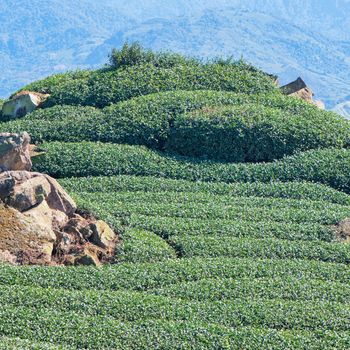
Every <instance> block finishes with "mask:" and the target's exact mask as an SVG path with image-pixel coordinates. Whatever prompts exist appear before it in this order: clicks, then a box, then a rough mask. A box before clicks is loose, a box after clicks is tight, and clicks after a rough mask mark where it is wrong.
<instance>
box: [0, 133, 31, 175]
mask: <svg viewBox="0 0 350 350" xmlns="http://www.w3.org/2000/svg"><path fill="white" fill-rule="evenodd" d="M29 144H30V136H29V135H28V133H26V132H24V133H21V134H11V133H1V134H0V171H6V170H28V171H29V170H30V169H31V168H32V161H31V159H30V146H29Z"/></svg>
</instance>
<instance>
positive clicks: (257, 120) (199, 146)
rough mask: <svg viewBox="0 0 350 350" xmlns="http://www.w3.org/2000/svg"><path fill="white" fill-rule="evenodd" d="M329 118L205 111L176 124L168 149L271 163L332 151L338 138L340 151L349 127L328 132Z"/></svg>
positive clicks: (246, 109)
mask: <svg viewBox="0 0 350 350" xmlns="http://www.w3.org/2000/svg"><path fill="white" fill-rule="evenodd" d="M320 117H321V118H320ZM327 117H329V120H327V118H326V115H322V114H321V113H319V114H317V115H315V117H314V118H312V117H308V118H305V117H304V116H303V115H297V114H291V113H288V112H286V111H283V110H281V109H277V108H271V107H263V106H259V105H257V104H242V105H239V106H225V107H205V108H203V109H201V110H197V111H195V112H192V113H187V114H184V115H182V116H179V117H177V118H176V119H175V120H174V124H173V127H172V128H171V132H170V136H169V141H168V143H167V145H166V148H167V149H169V150H171V151H175V152H177V153H179V154H181V155H185V156H194V157H199V158H209V159H216V160H220V161H229V162H259V161H272V160H274V159H279V158H282V157H283V156H285V155H290V154H293V153H295V152H297V151H304V150H308V149H315V148H318V147H320V148H325V147H329V146H334V145H335V144H336V143H337V142H338V140H339V141H340V139H342V140H343V141H340V143H339V144H338V145H339V146H342V145H343V144H344V143H343V142H344V139H346V137H349V135H350V123H348V125H346V124H345V123H341V122H339V123H338V124H336V123H333V125H332V126H333V129H332V127H330V128H326V125H327V126H328V127H329V126H330V125H331V124H332V122H333V120H331V118H330V116H328V115H327ZM321 119H324V121H325V123H326V125H324V124H323V121H321ZM334 122H335V120H334ZM343 124H344V127H343ZM341 134H343V135H341Z"/></svg>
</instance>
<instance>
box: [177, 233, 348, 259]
mask: <svg viewBox="0 0 350 350" xmlns="http://www.w3.org/2000/svg"><path fill="white" fill-rule="evenodd" d="M171 243H172V244H173V245H174V246H175V247H176V249H177V251H179V252H180V254H181V256H182V257H194V256H202V257H217V256H227V257H240V258H244V257H251V258H268V259H284V258H288V259H313V260H320V261H329V262H338V263H344V264H349V263H350V254H349V253H350V245H348V244H343V243H328V242H318V243H317V244H315V242H305V241H287V240H278V239H268V238H265V239H259V240H258V239H254V238H236V237H231V236H226V237H225V236H222V237H220V239H217V238H216V237H212V236H205V237H203V236H181V237H180V236H177V237H172V238H171Z"/></svg>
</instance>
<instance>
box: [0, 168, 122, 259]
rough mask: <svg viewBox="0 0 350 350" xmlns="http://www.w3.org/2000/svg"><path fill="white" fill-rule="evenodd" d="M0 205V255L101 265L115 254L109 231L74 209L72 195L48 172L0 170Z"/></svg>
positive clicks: (106, 227)
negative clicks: (0, 171)
mask: <svg viewBox="0 0 350 350" xmlns="http://www.w3.org/2000/svg"><path fill="white" fill-rule="evenodd" d="M0 205H1V207H0V209H1V210H2V212H1V213H0V214H1V216H0V218H2V220H1V219H0V232H1V233H0V261H1V260H2V261H4V260H5V261H7V262H16V263H24V264H74V265H77V264H89V265H91V264H93V265H100V264H101V263H103V262H107V261H110V260H111V259H112V258H113V256H114V252H115V247H116V244H117V242H118V236H117V235H116V234H115V233H114V231H113V230H112V229H111V228H110V227H109V226H108V225H107V224H106V223H105V222H104V221H101V220H97V219H95V218H94V217H93V216H91V215H87V216H86V217H83V216H82V215H80V214H78V213H77V212H76V211H77V206H76V204H75V202H74V200H73V199H72V198H71V197H70V196H69V195H68V194H67V193H66V192H65V191H64V189H63V188H62V187H61V186H60V185H59V183H58V182H57V181H56V180H54V179H53V178H51V177H50V176H48V175H45V174H40V173H35V172H28V171H6V172H2V173H0Z"/></svg>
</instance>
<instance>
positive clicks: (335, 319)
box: [0, 287, 350, 343]
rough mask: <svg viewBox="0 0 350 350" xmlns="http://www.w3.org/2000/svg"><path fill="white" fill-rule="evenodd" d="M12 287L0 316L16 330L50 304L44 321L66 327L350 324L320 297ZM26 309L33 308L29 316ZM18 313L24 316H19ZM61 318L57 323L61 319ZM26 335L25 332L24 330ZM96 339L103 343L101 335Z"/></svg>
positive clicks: (344, 310) (349, 313)
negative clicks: (90, 323) (201, 296)
mask: <svg viewBox="0 0 350 350" xmlns="http://www.w3.org/2000/svg"><path fill="white" fill-rule="evenodd" d="M10 290H11V292H10V293H3V294H2V295H1V298H0V300H1V305H2V309H1V311H0V315H1V316H2V317H1V321H2V323H3V324H2V326H3V328H4V329H5V330H8V329H11V328H14V329H16V328H15V327H20V325H21V324H22V325H24V324H25V321H27V323H28V324H27V327H28V329H30V326H29V325H30V324H33V325H34V326H35V325H36V324H37V325H40V324H41V323H42V321H43V320H40V319H38V318H37V316H39V315H40V314H41V312H43V311H46V312H47V309H48V308H50V318H48V317H46V319H47V320H49V321H51V320H54V319H55V318H56V317H55V315H57V316H59V315H60V314H61V315H62V316H63V320H64V319H65V318H66V317H67V316H68V315H69V314H70V315H71V321H70V322H69V321H68V325H69V324H72V325H74V323H76V322H78V321H79V319H80V318H79V316H80V317H81V319H82V320H84V319H85V318H89V317H91V318H92V319H95V320H94V321H95V322H96V324H98V323H99V320H102V317H104V318H105V321H104V322H102V324H101V330H102V329H103V328H106V329H108V328H109V327H103V325H104V324H105V322H108V321H114V322H115V321H122V322H137V321H140V320H147V319H154V320H155V319H162V320H173V321H181V320H186V321H187V322H196V321H198V320H200V321H201V322H202V323H204V324H209V323H212V324H217V325H222V326H226V327H247V326H248V327H249V326H250V327H265V328H274V329H291V330H304V329H309V330H334V331H347V330H348V327H349V326H350V305H349V304H341V303H335V302H327V301H321V300H315V301H308V302H307V303H305V302H304V301H303V300H283V299H282V300H279V299H272V300H269V299H264V298H262V299H259V298H253V299H251V300H247V299H235V300H232V301H230V300H228V301H227V302H226V303H223V302H222V301H220V300H218V301H210V302H206V301H188V300H184V299H177V298H168V297H165V296H159V295H152V294H148V293H140V292H131V291H118V293H116V292H108V293H106V292H102V291H98V292H96V291H67V290H59V289H54V290H50V289H41V288H40V289H34V288H25V287H24V288H23V290H19V288H18V287H17V288H11V289H10ZM11 308H12V309H13V312H14V316H16V321H17V322H16V323H15V327H13V326H12V322H9V324H6V322H5V320H6V321H8V319H9V315H8V311H9V310H10V309H11ZM30 310H31V311H32V312H31V313H29V314H27V313H28V311H30ZM20 315H22V317H19V316H20ZM64 316H66V317H64ZM17 317H18V318H19V320H17ZM14 318H15V317H14ZM30 320H32V322H30ZM63 320H61V321H60V322H61V323H63ZM44 324H45V323H44ZM44 324H43V325H44ZM34 328H35V327H34ZM40 328H41V327H40ZM49 328H51V327H49ZM65 328H68V327H67V326H66V327H65ZM74 328H75V327H73V329H74ZM42 331H44V328H42ZM72 331H73V330H72ZM26 333H27V332H26V331H24V334H26ZM56 334H57V333H56ZM5 335H7V334H6V333H5ZM15 335H17V334H15ZM77 335H78V334H75V336H77ZM85 336H86V335H85ZM102 338H105V337H102ZM107 338H108V337H107ZM29 339H30V338H29ZM77 339H79V340H80V339H81V338H80V337H78V338H77ZM97 339H98V340H99V341H101V338H97ZM38 340H41V341H42V340H44V339H42V338H41V339H40V338H39V339H38ZM61 343H62V341H61Z"/></svg>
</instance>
